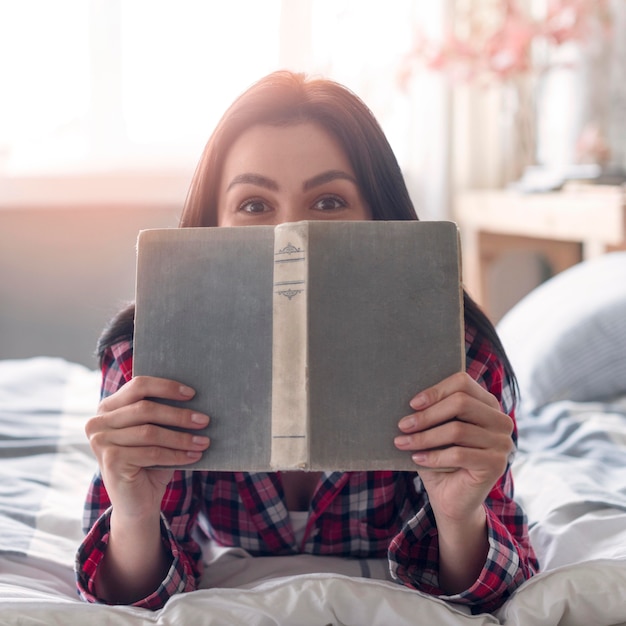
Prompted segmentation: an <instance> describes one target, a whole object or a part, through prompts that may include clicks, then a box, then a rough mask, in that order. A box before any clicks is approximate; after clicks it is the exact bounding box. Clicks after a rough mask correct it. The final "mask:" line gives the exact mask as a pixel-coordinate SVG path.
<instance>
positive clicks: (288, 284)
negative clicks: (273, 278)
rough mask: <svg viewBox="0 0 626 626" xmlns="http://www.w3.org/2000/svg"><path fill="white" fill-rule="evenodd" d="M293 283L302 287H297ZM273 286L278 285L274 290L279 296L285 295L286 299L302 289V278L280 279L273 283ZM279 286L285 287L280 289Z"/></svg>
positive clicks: (294, 295) (293, 296) (289, 298)
mask: <svg viewBox="0 0 626 626" xmlns="http://www.w3.org/2000/svg"><path fill="white" fill-rule="evenodd" d="M295 285H302V286H303V287H302V289H298V288H297V287H295ZM274 287H279V289H278V291H277V292H276V293H277V294H278V295H279V296H285V298H287V299H288V300H291V299H292V298H295V297H296V296H297V295H298V294H299V293H302V292H303V291H304V281H303V280H288V281H282V282H279V283H274ZM280 287H285V289H280Z"/></svg>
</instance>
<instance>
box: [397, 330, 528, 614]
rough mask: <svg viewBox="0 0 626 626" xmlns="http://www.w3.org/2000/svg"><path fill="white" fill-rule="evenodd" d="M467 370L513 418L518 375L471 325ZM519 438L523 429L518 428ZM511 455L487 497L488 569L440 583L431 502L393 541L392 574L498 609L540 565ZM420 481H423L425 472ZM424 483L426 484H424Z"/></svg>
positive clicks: (475, 608)
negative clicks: (465, 584) (456, 585)
mask: <svg viewBox="0 0 626 626" xmlns="http://www.w3.org/2000/svg"><path fill="white" fill-rule="evenodd" d="M466 350H467V371H468V373H469V374H470V375H471V376H472V377H473V378H474V379H476V380H477V381H478V382H479V383H480V384H481V385H482V386H483V387H485V388H486V389H487V390H489V391H490V392H491V393H493V395H494V396H495V397H496V398H497V399H498V401H499V402H500V406H501V409H502V410H503V411H504V412H505V413H507V414H508V415H509V416H510V417H511V419H512V420H513V421H515V415H514V409H515V407H514V401H513V398H514V394H513V389H512V384H513V383H512V381H511V380H510V379H509V378H508V377H507V376H506V374H505V371H504V368H503V366H502V363H501V362H500V360H499V359H498V358H497V356H496V355H495V354H494V353H493V351H492V350H491V349H490V346H489V344H488V343H487V342H486V341H485V340H479V339H478V338H477V337H476V334H475V332H474V331H473V329H471V328H470V329H468V330H466ZM512 437H513V441H514V443H515V444H517V429H516V428H515V429H514V432H513V435H512ZM511 461H512V458H511V459H509V463H508V465H507V468H506V471H505V472H504V474H503V475H502V476H501V477H500V479H499V480H498V481H497V483H496V484H495V485H494V487H493V488H492V490H491V492H490V493H489V496H488V497H487V499H486V500H485V503H484V508H485V512H486V516H487V532H488V540H489V551H488V554H487V559H486V561H485V564H484V565H483V568H482V571H481V573H480V575H479V577H478V579H477V580H476V581H475V582H474V584H473V585H472V586H471V587H470V588H469V589H466V590H465V591H463V592H461V593H458V594H454V595H446V594H445V593H444V591H443V590H442V589H441V587H440V586H439V547H438V535H437V527H436V524H435V517H434V514H433V511H432V508H431V506H430V504H429V503H428V502H427V503H426V505H425V506H424V508H423V509H421V510H420V511H419V512H418V513H417V515H415V516H414V517H413V518H412V519H410V520H409V521H408V522H407V523H406V524H405V525H404V527H403V529H402V531H401V532H400V533H399V534H398V535H397V536H396V537H394V539H393V540H392V542H391V544H390V547H389V562H390V569H391V574H392V576H393V577H394V578H395V579H396V580H398V581H399V582H401V583H403V584H404V585H406V586H408V587H411V588H414V589H419V590H421V591H424V592H425V593H429V594H431V595H436V596H439V597H440V598H441V599H443V600H447V601H450V602H457V603H460V604H465V605H468V606H469V607H470V608H471V610H472V612H473V613H480V612H492V611H494V610H496V609H497V608H498V607H499V606H501V605H502V603H503V602H504V601H505V600H506V599H507V598H508V597H510V595H511V594H512V593H513V591H515V589H517V587H519V586H520V585H521V584H522V583H523V582H524V581H525V580H527V579H529V578H530V577H531V576H533V574H535V573H536V572H537V571H538V570H539V563H538V561H537V558H536V556H535V553H534V551H533V548H532V546H531V544H530V539H529V536H528V523H527V519H526V515H525V513H524V511H523V510H522V509H521V507H520V506H519V505H518V504H517V503H516V502H515V500H514V489H513V477H512V474H511ZM416 487H417V488H418V489H419V488H420V487H421V485H420V480H419V476H418V477H417V478H416ZM422 489H423V487H422Z"/></svg>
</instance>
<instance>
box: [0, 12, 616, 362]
mask: <svg viewBox="0 0 626 626" xmlns="http://www.w3.org/2000/svg"><path fill="white" fill-rule="evenodd" d="M279 68H290V69H294V70H300V71H306V72H309V73H312V74H320V75H323V76H325V77H330V78H333V79H336V80H338V81H340V82H342V83H344V84H345V85H347V86H348V87H350V88H351V89H352V90H353V91H355V92H356V93H357V94H358V95H359V96H361V97H362V98H363V99H364V100H365V102H366V103H367V104H368V105H369V106H370V108H371V109H372V110H373V112H374V114H375V115H376V117H377V118H378V120H379V121H380V122H381V124H382V126H383V128H384V130H385V132H386V133H387V136H388V138H389V140H390V142H391V144H392V146H393V148H394V150H395V152H396V155H397V157H398V160H399V162H400V164H401V166H402V169H403V171H404V173H405V176H406V179H407V181H408V185H409V189H410V192H411V194H412V197H413V200H414V202H415V205H416V207H417V210H418V214H419V215H420V217H421V218H422V219H453V220H455V221H457V222H458V223H459V226H460V228H461V234H462V241H463V249H464V259H463V261H464V267H465V269H464V272H465V280H466V286H467V288H468V290H469V291H470V293H472V295H474V297H475V298H476V299H477V300H478V301H479V302H480V303H481V304H482V305H483V306H484V308H485V310H486V311H487V312H488V314H489V315H490V316H491V317H492V319H493V320H494V322H497V321H498V319H500V317H501V316H502V315H503V314H504V313H505V312H506V311H507V310H508V309H509V308H510V307H511V306H513V304H514V303H515V302H517V301H518V300H519V299H520V298H521V297H522V296H523V295H524V294H525V293H527V292H528V291H529V290H530V289H532V288H533V287H534V286H535V285H536V284H538V283H540V282H541V281H542V280H545V278H547V277H548V276H550V275H551V274H553V273H555V272H557V271H560V270H562V269H564V268H565V267H568V266H569V265H571V264H573V263H576V262H578V261H580V260H582V259H584V258H589V257H591V256H594V255H597V254H601V253H603V252H605V251H606V250H610V249H615V248H621V247H623V243H624V232H625V227H624V219H625V218H624V196H623V182H624V169H625V168H626V0H604V1H603V0H595V1H591V0H430V1H429V2H424V1H423V0H391V1H387V2H381V1H374V0H229V1H228V2H217V1H216V2H213V1H211V0H206V1H203V0H55V1H54V2H50V1H49V0H20V2H15V0H0V358H22V357H29V356H36V355H47V356H62V357H64V358H67V359H69V360H72V361H76V362H80V363H84V364H86V365H88V366H90V367H95V359H94V357H93V350H94V347H95V344H96V341H97V337H98V335H99V333H100V330H101V329H102V327H103V325H104V324H105V322H106V321H107V320H108V319H109V318H110V317H111V316H112V315H113V314H114V312H115V311H116V310H117V309H118V308H119V307H120V306H121V305H123V304H124V303H125V302H127V301H129V300H132V299H133V291H134V267H135V240H136V236H137V233H138V231H139V230H140V229H142V228H154V227H166V226H175V225H176V223H177V221H178V216H179V214H180V210H181V207H182V204H183V202H184V199H185V195H186V191H187V186H188V184H189V181H190V178H191V175H192V172H193V168H194V166H195V163H196V161H197V159H198V157H199V155H200V152H201V150H202V148H203V146H204V143H205V142H206V140H207V138H208V136H209V135H210V133H211V131H212V128H213V126H214V125H215V123H216V121H217V119H218V118H219V116H220V115H221V114H222V112H223V111H224V109H225V108H226V106H227V105H228V104H229V103H230V102H231V101H232V100H233V98H234V97H235V96H236V95H237V94H239V93H240V92H241V91H242V90H244V89H245V88H246V87H247V86H249V85H250V84H251V83H252V82H253V81H255V80H256V79H257V78H259V77H261V76H262V75H264V74H266V73H268V72H270V71H272V70H275V69H279Z"/></svg>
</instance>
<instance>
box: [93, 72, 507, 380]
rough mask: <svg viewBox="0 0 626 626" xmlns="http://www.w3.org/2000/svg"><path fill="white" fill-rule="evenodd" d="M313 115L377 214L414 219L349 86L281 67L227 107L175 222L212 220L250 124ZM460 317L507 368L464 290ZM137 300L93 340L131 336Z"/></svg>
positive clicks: (383, 144)
mask: <svg viewBox="0 0 626 626" xmlns="http://www.w3.org/2000/svg"><path fill="white" fill-rule="evenodd" d="M303 122H313V123H315V124H317V125H319V126H320V127H321V128H323V129H325V130H326V131H327V132H328V133H330V135H331V136H333V137H335V138H336V140H337V141H338V142H339V144H340V145H341V147H342V148H343V150H344V152H345V154H346V155H347V157H348V159H349V161H350V164H351V165H352V168H353V170H354V173H355V175H356V179H357V183H358V185H359V188H360V191H361V193H362V195H363V198H364V200H365V202H366V203H367V205H368V206H369V207H370V208H371V210H372V214H373V218H374V219H375V220H416V219H418V217H417V214H416V212H415V209H414V207H413V203H412V201H411V198H410V197H409V193H408V190H407V187H406V184H405V182H404V177H403V176H402V172H401V170H400V166H399V165H398V162H397V160H396V157H395V155H394V153H393V151H392V149H391V146H390V145H389V142H388V141H387V138H386V137H385V134H384V133H383V131H382V129H381V127H380V125H379V124H378V122H377V121H376V119H375V118H374V115H373V114H372V112H371V111H370V110H369V108H368V107H367V106H366V105H365V104H364V103H363V101H362V100H361V99H359V98H358V97H357V96H356V95H355V94H354V93H352V92H351V91H350V90H349V89H347V88H346V87H344V86H342V85H340V84H338V83H336V82H333V81H330V80H326V79H320V78H307V77H306V76H305V75H304V74H298V73H293V72H288V71H280V72H274V73H272V74H269V75H268V76H266V77H265V78H262V79H261V80H260V81H258V82H257V83H255V84H254V85H252V86H251V87H250V88H249V89H248V90H247V91H245V92H244V93H243V94H242V95H241V96H239V97H238V98H237V99H236V100H235V101H234V102H233V103H232V104H231V106H230V107H229V108H228V109H227V110H226V112H225V113H224V115H223V116H222V118H221V120H220V121H219V122H218V124H217V126H216V127H215V130H214V131H213V133H212V135H211V137H210V139H209V141H208V142H207V144H206V147H205V149H204V151H203V153H202V156H201V158H200V161H199V163H198V166H197V167H196V171H195V173H194V176H193V179H192V181H191V185H190V188H189V192H188V194H187V199H186V202H185V206H184V209H183V212H182V215H181V219H180V223H179V225H180V227H182V228H184V227H194V226H216V225H217V194H218V189H219V183H220V179H221V174H222V166H223V162H224V159H225V156H226V154H227V153H228V151H229V149H230V147H231V146H232V145H233V143H234V142H235V141H236V140H237V138H238V137H239V136H240V135H241V134H242V133H243V132H244V131H246V130H247V129H249V128H251V127H252V126H257V125H261V124H266V125H275V126H288V125H293V124H298V123H303ZM464 302H465V317H466V320H467V321H468V322H470V323H472V324H473V325H474V326H475V327H476V328H477V330H478V332H479V333H481V334H482V335H484V336H485V337H486V338H487V339H488V340H489V341H490V342H491V343H492V345H493V347H494V350H495V352H496V353H497V354H498V356H499V357H500V359H501V360H502V362H503V364H504V366H505V369H506V372H507V374H508V375H509V376H510V377H511V378H512V380H513V381H514V376H513V371H512V368H511V366H510V363H509V361H508V359H507V357H506V354H505V352H504V349H503V347H502V345H501V343H500V340H499V338H498V336H497V334H496V331H495V329H494V327H493V325H492V324H491V322H490V321H489V320H488V318H487V317H486V316H485V315H484V313H483V312H482V311H481V310H480V308H479V307H478V306H477V305H476V303H475V302H474V301H473V300H472V299H471V298H470V297H469V296H468V295H467V294H466V293H465V294H464ZM133 317H134V306H133V305H130V306H129V307H127V308H126V309H124V310H123V311H121V312H120V313H119V314H118V316H117V317H116V318H114V320H113V321H112V323H111V324H110V325H109V326H108V327H107V328H106V329H105V331H104V333H103V335H102V337H101V338H100V341H99V344H98V356H99V357H100V358H102V355H103V353H104V350H105V349H106V347H107V346H109V345H111V344H112V343H115V342H116V341H119V340H120V339H123V338H126V339H131V340H132V335H133Z"/></svg>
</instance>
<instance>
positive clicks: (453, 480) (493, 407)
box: [395, 372, 513, 519]
mask: <svg viewBox="0 0 626 626" xmlns="http://www.w3.org/2000/svg"><path fill="white" fill-rule="evenodd" d="M410 404H411V408H413V409H415V412H414V413H412V414H411V415H407V416H406V417H404V418H403V419H402V420H400V423H399V428H400V430H401V431H402V432H403V433H404V434H403V435H401V436H399V437H397V438H396V440H395V444H396V447H398V448H400V449H401V450H407V451H414V454H413V456H412V458H413V460H414V461H415V464H416V466H418V467H419V470H420V477H421V478H422V482H423V483H424V487H425V488H426V490H427V491H428V495H429V499H430V501H431V504H432V506H433V508H434V510H435V512H436V513H438V514H440V515H445V516H446V517H447V518H449V519H461V518H464V517H465V516H466V515H471V514H473V513H474V512H475V510H476V508H477V507H479V506H480V505H481V504H482V503H483V502H484V500H485V498H486V497H487V495H488V494H489V491H490V490H491V488H492V487H493V485H494V484H495V483H496V481H497V480H498V478H500V476H502V474H503V473H504V471H505V469H506V466H507V462H508V459H509V456H510V454H511V452H512V451H513V440H512V438H511V434H512V432H513V420H511V418H510V417H509V416H508V415H506V414H504V413H502V411H501V410H500V405H499V403H498V401H497V400H496V398H495V397H494V396H493V395H492V394H491V393H489V392H488V391H486V390H485V389H483V388H482V387H481V386H480V385H479V384H478V383H477V382H476V381H475V380H473V379H472V378H471V377H470V376H469V375H468V374H467V373H465V372H462V373H458V374H454V375H453V376H450V377H449V378H446V379H445V380H443V381H442V382H440V383H439V384H437V385H435V386H433V387H430V388H429V389H426V390H424V391H423V392H421V393H419V394H418V395H417V396H415V398H413V400H411V403H410ZM446 468H447V469H448V470H449V469H450V468H454V471H447V472H444V471H428V470H442V469H446Z"/></svg>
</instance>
